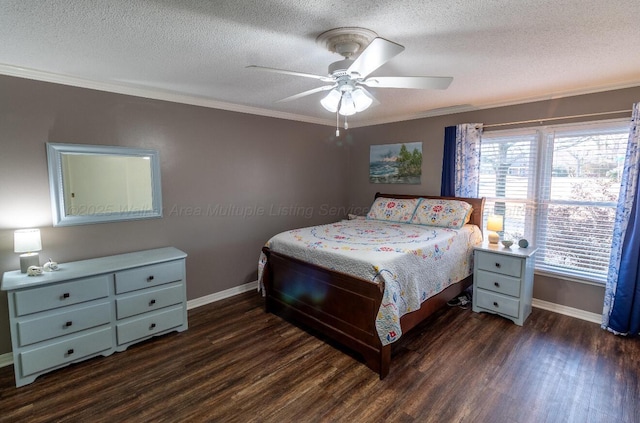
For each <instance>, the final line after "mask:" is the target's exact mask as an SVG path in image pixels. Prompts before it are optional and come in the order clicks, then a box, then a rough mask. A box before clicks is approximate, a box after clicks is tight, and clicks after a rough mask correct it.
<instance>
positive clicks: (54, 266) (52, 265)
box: [42, 259, 58, 272]
mask: <svg viewBox="0 0 640 423" xmlns="http://www.w3.org/2000/svg"><path fill="white" fill-rule="evenodd" d="M42 269H43V270H44V271H45V272H53V271H56V270H58V263H56V262H55V261H53V260H51V259H49V261H48V262H46V263H45V264H44V265H43V266H42Z"/></svg>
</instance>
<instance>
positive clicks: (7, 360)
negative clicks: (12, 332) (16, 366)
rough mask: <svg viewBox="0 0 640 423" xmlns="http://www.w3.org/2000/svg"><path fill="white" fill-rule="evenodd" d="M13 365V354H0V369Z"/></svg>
mask: <svg viewBox="0 0 640 423" xmlns="http://www.w3.org/2000/svg"><path fill="white" fill-rule="evenodd" d="M12 364H13V353H10V352H8V353H4V354H0V367H5V366H11V365H12Z"/></svg>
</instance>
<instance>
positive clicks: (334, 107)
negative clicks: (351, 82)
mask: <svg viewBox="0 0 640 423" xmlns="http://www.w3.org/2000/svg"><path fill="white" fill-rule="evenodd" d="M341 97H342V94H341V93H340V91H338V90H337V89H335V88H334V89H332V90H331V91H329V94H327V95H326V96H325V97H324V98H323V99H322V100H320V104H322V107H324V108H325V109H327V110H328V111H330V112H331V113H335V112H337V111H338V105H340V98H341Z"/></svg>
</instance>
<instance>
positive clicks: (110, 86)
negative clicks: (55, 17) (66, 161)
mask: <svg viewBox="0 0 640 423" xmlns="http://www.w3.org/2000/svg"><path fill="white" fill-rule="evenodd" d="M0 75H7V76H13V77H16V78H24V79H33V80H35V81H42V82H52V83H55V84H62V85H69V86H72V87H79V88H88V89H91V90H97V91H105V92H109V93H115V94H125V95H131V96H134V97H143V98H149V99H152V100H162V101H170V102H173V103H181V104H188V105H192V106H201V107H208V108H211V109H220V110H226V111H230V112H238V113H247V114H251V115H258V116H265V117H272V118H277V119H286V120H294V121H298V122H305V123H313V124H318V125H327V126H331V125H334V123H333V122H332V121H331V120H328V119H319V118H312V117H309V116H303V115H297V114H294V113H285V112H277V111H273V110H267V109H261V108H258V107H251V106H243V105H241V104H234V103H227V102H223V101H217V100H211V99H208V98H204V97H198V96H194V95H187V94H180V93H177V92H173V91H167V90H161V89H157V88H147V87H141V86H138V85H134V84H126V83H110V82H102V81H95V80H90V79H84V78H77V77H74V76H68V75H62V74H57V73H52V72H44V71H39V70H35V69H28V68H22V67H17V66H12V65H7V64H3V63H0Z"/></svg>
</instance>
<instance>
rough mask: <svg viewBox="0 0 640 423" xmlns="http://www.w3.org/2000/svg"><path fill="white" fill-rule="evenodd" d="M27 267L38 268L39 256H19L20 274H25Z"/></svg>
mask: <svg viewBox="0 0 640 423" xmlns="http://www.w3.org/2000/svg"><path fill="white" fill-rule="evenodd" d="M29 266H40V254H38V253H27V254H20V272H22V273H27V269H28V268H29Z"/></svg>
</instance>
